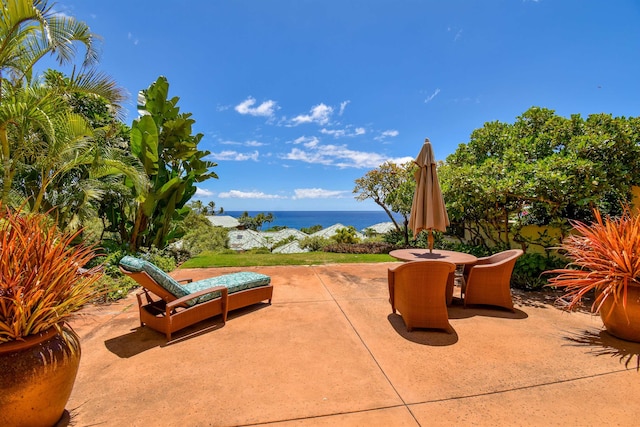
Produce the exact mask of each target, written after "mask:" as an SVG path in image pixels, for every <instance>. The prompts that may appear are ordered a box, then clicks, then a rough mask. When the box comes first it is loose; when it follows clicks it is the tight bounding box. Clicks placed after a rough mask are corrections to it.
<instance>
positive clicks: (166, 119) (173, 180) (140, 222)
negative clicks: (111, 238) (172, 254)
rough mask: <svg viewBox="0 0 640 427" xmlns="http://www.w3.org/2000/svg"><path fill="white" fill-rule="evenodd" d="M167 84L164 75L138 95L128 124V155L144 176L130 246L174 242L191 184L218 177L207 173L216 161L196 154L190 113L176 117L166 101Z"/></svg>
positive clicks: (192, 191)
mask: <svg viewBox="0 0 640 427" xmlns="http://www.w3.org/2000/svg"><path fill="white" fill-rule="evenodd" d="M168 95H169V82H168V81H167V79H166V78H165V77H163V76H160V77H158V79H157V80H156V81H155V82H154V83H153V84H151V86H149V87H148V88H147V89H145V90H143V91H141V92H140V93H139V95H138V104H139V105H138V111H139V112H140V118H138V119H136V120H134V122H133V124H132V126H131V135H130V141H131V152H132V153H133V155H134V156H135V157H137V158H138V159H139V160H140V163H141V164H142V165H143V167H144V170H145V172H146V173H147V175H148V177H149V182H150V185H149V187H148V188H147V189H146V191H142V192H137V194H136V198H137V205H138V206H137V210H136V214H135V221H134V227H133V231H132V233H131V239H130V242H129V243H130V247H131V249H132V250H137V249H138V248H139V247H141V246H143V247H149V246H151V245H153V246H156V247H158V248H163V247H164V246H166V244H167V243H168V241H169V240H170V239H172V238H174V237H175V236H174V234H173V231H174V227H173V224H174V221H175V220H177V219H180V218H182V217H184V216H185V215H186V214H187V213H188V208H187V207H185V204H186V203H187V202H188V201H189V200H190V199H191V197H193V195H194V194H195V192H196V184H197V183H199V182H203V181H205V180H207V179H209V178H218V176H217V175H216V173H215V172H213V171H211V170H210V169H211V168H213V167H215V166H217V164H216V163H214V162H211V161H208V160H206V159H205V158H206V156H208V155H209V154H210V152H209V151H201V150H199V149H198V144H199V143H200V141H201V140H202V137H203V135H202V134H201V133H199V134H196V135H193V134H192V132H193V131H192V126H193V124H194V123H195V120H194V119H192V118H191V113H180V108H179V107H178V106H177V104H178V100H179V98H178V97H173V98H169V97H168Z"/></svg>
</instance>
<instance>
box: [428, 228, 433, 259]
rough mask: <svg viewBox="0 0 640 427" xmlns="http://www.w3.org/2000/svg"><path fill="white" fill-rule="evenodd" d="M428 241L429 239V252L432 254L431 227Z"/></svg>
mask: <svg viewBox="0 0 640 427" xmlns="http://www.w3.org/2000/svg"><path fill="white" fill-rule="evenodd" d="M428 241H429V253H430V254H432V253H433V231H431V229H429V237H428Z"/></svg>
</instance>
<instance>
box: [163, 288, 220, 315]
mask: <svg viewBox="0 0 640 427" xmlns="http://www.w3.org/2000/svg"><path fill="white" fill-rule="evenodd" d="M217 291H220V296H221V298H222V300H223V301H224V302H225V305H226V301H227V299H228V297H229V290H228V289H227V288H226V287H225V286H215V287H213V288H208V289H203V290H201V291H198V292H194V293H192V294H189V295H187V296H184V297H182V298H178V299H177V300H174V301H171V302H168V303H167V310H169V309H171V310H173V309H174V308H175V307H179V306H181V305H183V304H185V303H186V302H187V301H190V300H192V299H195V298H200V297H201V296H203V295H207V294H210V293H211V292H217Z"/></svg>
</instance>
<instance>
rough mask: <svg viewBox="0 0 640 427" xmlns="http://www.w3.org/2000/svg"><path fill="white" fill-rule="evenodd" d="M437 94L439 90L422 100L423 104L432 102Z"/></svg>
mask: <svg viewBox="0 0 640 427" xmlns="http://www.w3.org/2000/svg"><path fill="white" fill-rule="evenodd" d="M439 93H440V88H437V89H436V90H435V91H434V92H433V93H432V94H431V95H429V96H427V98H426V99H425V100H424V103H425V104H428V103H429V102H431V101H432V100H433V98H435V97H436V96H438V94H439Z"/></svg>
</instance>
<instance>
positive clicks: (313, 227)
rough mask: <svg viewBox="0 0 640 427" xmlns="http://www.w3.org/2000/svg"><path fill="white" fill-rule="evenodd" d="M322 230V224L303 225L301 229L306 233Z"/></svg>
mask: <svg viewBox="0 0 640 427" xmlns="http://www.w3.org/2000/svg"><path fill="white" fill-rule="evenodd" d="M320 230H322V226H321V225H320V224H317V225H312V226H311V227H302V228H301V229H300V231H302V232H303V233H306V234H313V233H315V232H317V231H320Z"/></svg>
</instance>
